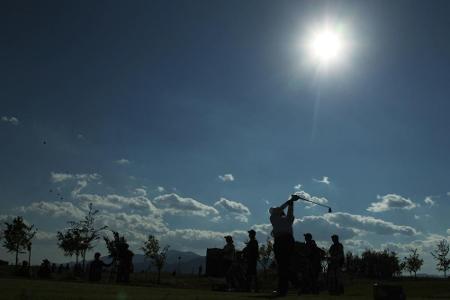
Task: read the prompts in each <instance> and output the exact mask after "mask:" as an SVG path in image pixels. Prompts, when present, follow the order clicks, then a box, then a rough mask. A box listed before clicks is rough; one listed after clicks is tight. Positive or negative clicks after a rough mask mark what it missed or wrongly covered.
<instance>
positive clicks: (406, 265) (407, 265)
mask: <svg viewBox="0 0 450 300" xmlns="http://www.w3.org/2000/svg"><path fill="white" fill-rule="evenodd" d="M409 252H411V253H410V254H409V256H407V257H405V258H404V259H403V263H402V264H401V267H400V268H403V269H404V270H406V271H408V272H409V274H410V275H411V273H414V278H417V271H419V270H420V268H422V265H423V259H421V258H420V257H419V254H418V253H417V249H409Z"/></svg>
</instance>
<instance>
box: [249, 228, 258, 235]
mask: <svg viewBox="0 0 450 300" xmlns="http://www.w3.org/2000/svg"><path fill="white" fill-rule="evenodd" d="M247 232H248V233H249V234H250V235H256V231H254V230H253V229H250V230H249V231H247Z"/></svg>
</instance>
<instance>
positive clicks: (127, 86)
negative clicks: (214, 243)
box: [0, 1, 450, 270]
mask: <svg viewBox="0 0 450 300" xmlns="http://www.w3.org/2000/svg"><path fill="white" fill-rule="evenodd" d="M449 15H450V3H448V1H432V2H426V1H395V3H392V2H391V1H373V2H372V3H367V2H365V1H364V2H362V1H339V2H338V1H333V2H325V1H303V2H302V1H131V2H127V3H125V2H120V1H80V2H68V1H63V2H61V1H20V2H19V1H3V2H2V3H1V4H0V66H1V72H0V82H1V88H0V101H1V102H0V117H4V118H3V119H2V120H3V121H2V122H0V136H1V140H2V147H1V148H0V163H1V165H2V167H1V168H0V199H1V202H0V209H1V212H2V215H4V216H6V215H16V214H18V213H19V212H22V213H25V214H26V217H28V218H29V219H30V220H32V221H34V222H35V223H36V225H37V226H38V227H40V228H43V230H44V231H47V232H54V231H56V230H59V229H61V226H63V225H61V224H64V222H65V221H66V220H67V218H63V217H61V216H55V220H51V221H50V220H48V219H46V218H42V213H43V212H42V209H41V210H40V211H38V212H36V210H33V209H28V210H27V207H33V206H32V205H33V203H37V202H42V201H43V202H46V203H47V202H54V201H55V200H58V201H60V200H61V199H56V198H55V197H54V196H53V195H51V196H49V189H60V190H61V194H62V195H64V201H60V202H67V203H69V202H70V203H73V204H74V205H75V206H77V205H78V204H79V201H78V200H77V198H76V197H74V196H73V193H72V194H71V193H70V192H71V191H72V189H73V188H74V185H76V184H77V182H76V179H75V182H73V184H72V186H70V184H69V185H64V186H58V185H57V184H59V183H61V182H62V183H64V182H65V180H63V181H58V180H56V182H55V179H54V178H53V177H51V172H54V173H64V174H72V175H73V176H75V174H93V173H97V174H99V175H100V176H101V182H100V183H101V184H94V183H93V181H88V183H89V185H88V186H87V187H86V189H88V190H89V192H90V194H91V195H92V194H95V195H101V196H102V197H106V196H107V195H112V194H114V195H122V196H123V197H127V196H130V195H133V193H135V192H134V191H135V189H136V188H143V189H145V190H146V191H147V193H148V195H147V197H148V201H153V202H154V203H156V202H157V201H154V200H153V198H154V197H157V195H159V194H167V193H172V192H174V193H176V194H177V196H179V197H185V198H193V199H196V200H197V201H198V202H199V203H203V204H205V205H207V206H211V207H216V208H217V207H220V205H219V204H217V205H215V203H216V202H217V201H218V200H219V199H220V198H221V197H224V198H226V199H229V200H232V201H234V203H239V204H241V205H244V206H245V207H247V208H248V209H249V211H250V213H249V214H244V215H246V217H247V218H248V223H246V222H235V221H233V220H234V219H233V217H235V215H233V214H231V215H230V216H228V219H226V217H224V216H225V211H223V212H221V215H222V217H223V220H221V221H219V222H218V221H217V220H216V221H214V222H211V221H210V220H209V219H208V218H199V217H195V218H192V219H190V218H180V217H179V216H177V214H176V213H174V214H170V213H167V214H165V215H164V220H163V221H164V222H165V224H166V225H167V226H168V228H167V230H168V231H173V230H176V229H187V228H192V229H196V230H215V231H217V232H224V231H230V230H244V229H246V228H247V227H251V226H252V225H254V224H263V223H267V208H268V207H269V206H270V205H275V204H277V203H279V202H281V201H283V200H284V199H285V198H286V197H287V196H288V195H289V194H290V193H292V192H294V191H295V189H294V186H295V185H297V184H302V185H303V186H302V190H304V191H306V192H308V193H310V194H311V195H314V196H317V197H326V198H327V199H328V203H329V204H330V205H331V206H333V207H334V208H335V209H336V211H338V212H345V213H349V214H351V215H352V216H355V215H358V216H360V217H361V218H363V219H364V218H370V217H372V218H376V219H377V220H383V221H385V222H391V224H394V225H396V226H409V227H412V228H414V229H416V230H417V232H418V233H417V234H415V235H414V236H406V237H405V236H402V234H397V235H396V238H395V239H392V238H391V237H390V236H386V235H383V234H379V232H378V231H377V230H376V229H372V231H370V230H367V229H364V230H366V231H367V232H364V233H358V236H359V237H360V239H361V240H366V241H367V240H369V241H371V243H372V245H373V246H374V247H381V246H380V245H382V244H383V243H387V242H388V241H389V242H396V243H397V242H398V243H399V244H401V243H403V244H402V245H405V243H411V242H413V241H419V240H420V241H425V240H426V239H427V238H428V237H429V236H430V234H434V235H436V236H438V237H445V236H448V233H447V229H450V221H449V220H448V216H447V214H448V209H449V208H450V205H449V199H450V198H449V197H448V195H447V192H448V191H450V187H449V178H450V168H449V166H450V158H449V155H448V152H449V150H450V139H449V138H448V128H450V119H449V118H448V113H449V111H450V102H449V101H448V95H450V85H449V84H448V82H450V39H449V38H448V37H449V28H450V18H449ZM330 17H331V18H332V19H335V20H338V21H339V22H343V23H345V24H347V25H348V28H349V30H350V32H351V35H350V39H351V42H352V43H353V45H354V49H353V51H352V52H351V53H350V54H349V57H348V58H347V61H346V63H345V66H342V67H339V68H335V69H334V70H332V71H331V72H330V73H329V74H326V75H320V74H319V75H317V73H316V72H315V70H313V69H311V68H309V67H305V65H304V64H302V61H303V60H304V56H305V54H304V53H302V52H301V51H299V49H298V47H297V46H296V45H297V43H298V41H299V39H301V38H302V35H304V33H305V31H306V30H307V28H308V27H310V26H311V24H315V23H320V22H321V21H322V20H323V19H326V18H330ZM319 77H320V78H319ZM318 95H320V100H319V96H318ZM11 117H15V118H17V120H18V122H19V123H18V124H17V123H16V124H13V123H14V122H10V119H9V118H11ZM43 141H46V144H44V143H43ZM119 159H126V160H127V161H129V162H128V163H124V164H118V163H117V162H116V161H117V160H119ZM224 174H232V175H233V177H234V181H228V182H222V181H221V180H220V179H219V177H218V176H219V175H224ZM324 176H327V177H329V181H330V184H325V183H320V182H316V181H314V179H319V180H320V179H322V178H323V177H324ZM52 178H53V179H52ZM74 178H75V177H74ZM72 179H73V178H72ZM78 179H79V178H78ZM158 186H160V187H164V189H165V191H164V192H162V191H160V192H157V191H156V189H157V187H158ZM152 193H153V194H152ZM387 195H394V196H393V197H394V198H395V200H394V201H392V202H389V201H388V200H386V199H388V198H389V197H384V196H387ZM377 196H379V197H378V198H377ZM427 196H432V198H431V199H432V202H434V204H430V202H429V201H428V203H425V202H424V199H425V198H426V197H427ZM383 197H384V198H383ZM394 198H392V199H394ZM389 199H390V198H389ZM266 201H268V203H269V204H266ZM382 201H385V202H384V204H386V205H387V208H386V209H384V210H383V209H382V210H381V211H373V210H367V209H368V208H369V207H370V206H371V203H377V202H379V203H382ZM408 201H410V202H411V203H413V205H415V206H414V207H411V204H409V202H408ZM67 203H66V205H67ZM176 203H177V202H176V201H175V204H173V203H172V204H173V205H175V206H176ZM419 204H420V205H419ZM161 205H162V204H161ZM164 205H165V204H164ZM396 205H397V208H394V207H395V206H396ZM408 205H409V206H408ZM171 208H173V207H171ZM224 209H225V208H224ZM18 211H19V212H18ZM123 212H124V213H127V214H133V213H134V212H130V211H129V210H127V209H124V210H123ZM228 212H230V213H233V211H232V210H231V211H228ZM234 213H235V212H234ZM322 213H323V212H322V211H321V210H320V209H318V208H317V207H316V208H312V209H307V210H304V209H303V206H299V208H298V209H297V215H298V216H299V217H301V216H303V217H305V216H311V215H317V216H321V215H322ZM427 215H428V216H427ZM44 216H45V213H44ZM58 218H59V219H58ZM430 220H431V221H430ZM327 221H330V220H329V219H327ZM342 222H343V221H339V222H338V221H336V220H335V224H338V225H339V226H341V227H345V226H347V225H348V224H344V223H342ZM363 223H364V222H363ZM40 224H42V225H40ZM58 226H59V227H58ZM349 226H350V225H349ZM355 226H356V225H355ZM355 226H354V228H356V229H358V230H363V229H361V228H359V227H357V226H356V227H355ZM352 228H353V227H352ZM302 230H303V229H302V227H301V226H299V232H298V234H300V233H301V231H302ZM310 230H314V227H312V229H310ZM165 234H168V233H167V232H165ZM408 245H409V244H408ZM397 246H399V245H397ZM392 247H393V246H392ZM399 247H400V246H399ZM399 251H400V250H399ZM424 251H426V249H425V248H424ZM429 270H432V267H429Z"/></svg>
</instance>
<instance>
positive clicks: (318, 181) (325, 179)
mask: <svg viewBox="0 0 450 300" xmlns="http://www.w3.org/2000/svg"><path fill="white" fill-rule="evenodd" d="M313 180H314V182H317V183H324V184H326V185H329V184H330V183H331V182H330V180H329V178H328V177H327V176H323V177H322V179H320V180H319V179H315V178H313Z"/></svg>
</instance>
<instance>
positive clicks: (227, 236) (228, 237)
mask: <svg viewBox="0 0 450 300" xmlns="http://www.w3.org/2000/svg"><path fill="white" fill-rule="evenodd" d="M223 238H224V239H225V240H227V241H228V240H233V237H232V236H231V235H226V236H224V237H223Z"/></svg>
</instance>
